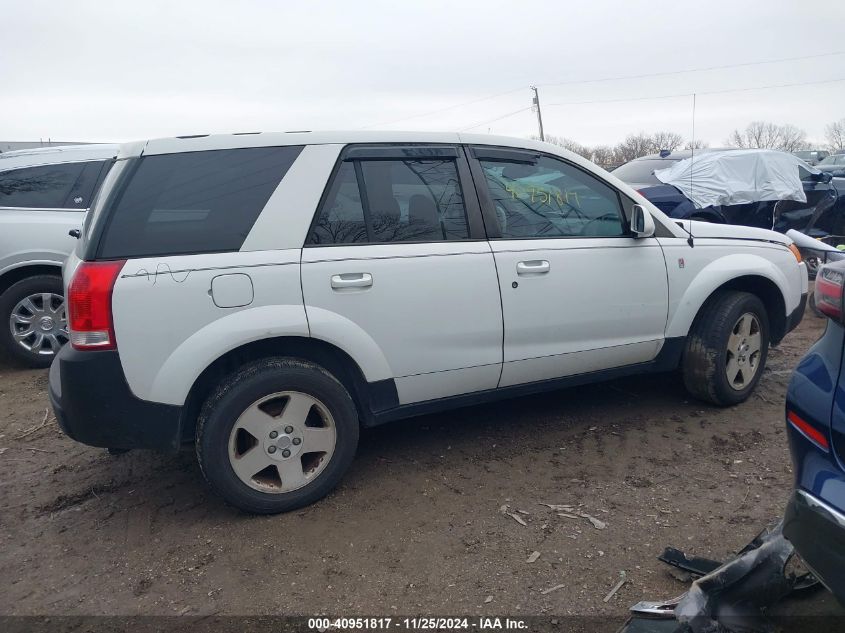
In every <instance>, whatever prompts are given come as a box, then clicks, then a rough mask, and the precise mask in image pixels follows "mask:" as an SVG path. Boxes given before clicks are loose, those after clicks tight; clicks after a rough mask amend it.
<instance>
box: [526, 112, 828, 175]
mask: <svg viewBox="0 0 845 633" xmlns="http://www.w3.org/2000/svg"><path fill="white" fill-rule="evenodd" d="M535 138H536V137H535ZM546 141H547V142H549V143H554V144H555V145H560V146H561V147H564V148H566V149H568V150H570V151H571V152H574V153H576V154H578V155H579V156H583V157H584V158H586V159H588V160H591V161H592V162H594V163H596V164H597V165H601V166H602V167H604V168H606V169H610V168H613V167H617V166H619V165H622V164H623V163H627V162H628V161H629V160H633V159H635V158H639V157H641V156H648V155H649V154H657V153H658V152H660V151H661V150H670V151H674V150H676V149H681V148H683V149H702V148H705V147H708V144H707V143H706V142H702V141H700V140H696V141H695V142H694V143H693V142H691V141H688V140H685V139H684V137H683V136H682V135H680V134H677V133H675V132H655V133H653V134H646V133H645V132H640V133H638V134H629V135H628V136H626V137H625V140H623V141H621V142H620V143H617V144H616V145H596V146H593V147H590V146H587V145H582V144H581V143H579V142H578V141H575V140H572V139H570V138H565V137H561V136H549V135H547V136H546ZM825 141H826V149H829V150H831V151H834V152H835V151H842V150H845V119H841V120H839V121H834V122H833V123H829V124H828V125H827V126H825ZM725 145H726V146H728V147H742V148H763V149H779V150H782V151H785V152H794V151H797V150H801V149H815V148H811V147H810V143H809V141H808V140H807V135H806V133H805V132H804V130H801V129H799V128H797V127H795V126H794V125H789V124H785V125H778V124H777V123H769V122H767V121H754V122H752V123H749V124H748V126H747V127H746V128H745V129H744V130H739V129H736V130H734V131H733V132H732V133H731V135H730V136H729V137H728V138H727V139H726V140H725Z"/></svg>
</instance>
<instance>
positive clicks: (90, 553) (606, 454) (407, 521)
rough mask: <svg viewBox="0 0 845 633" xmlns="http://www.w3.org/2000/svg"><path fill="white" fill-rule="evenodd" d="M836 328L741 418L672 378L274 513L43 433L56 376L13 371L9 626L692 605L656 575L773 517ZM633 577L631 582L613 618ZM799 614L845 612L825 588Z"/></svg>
mask: <svg viewBox="0 0 845 633" xmlns="http://www.w3.org/2000/svg"><path fill="white" fill-rule="evenodd" d="M822 327H823V321H822V320H821V319H818V318H816V317H814V316H813V315H811V314H808V315H807V316H806V317H805V321H804V322H803V323H802V325H801V326H800V328H799V329H798V330H797V331H796V332H794V333H792V334H791V335H790V336H788V337H787V339H786V340H785V341H784V342H783V343H782V345H781V346H780V347H779V348H778V349H776V350H773V351H772V353H771V356H770V359H769V366H768V368H767V371H766V373H765V375H764V377H763V380H762V383H761V385H760V387H759V388H758V390H757V393H756V394H755V395H754V396H752V397H751V399H750V400H749V401H748V402H747V403H745V404H743V405H741V406H738V407H735V408H730V409H717V408H713V407H709V406H706V405H703V404H701V403H699V402H695V401H691V400H689V399H688V398H687V396H686V394H685V393H684V390H683V387H682V384H681V382H680V380H679V379H678V377H677V376H675V375H672V374H670V375H654V376H643V377H637V378H634V379H625V380H618V381H615V382H610V383H604V384H600V385H593V386H590V387H584V388H578V389H571V390H566V391H559V392H555V393H550V394H546V395H543V396H531V397H525V398H520V399H516V400H510V401H505V402H501V403H496V404H491V405H484V406H478V407H473V408H467V409H461V410H458V411H453V412H450V413H445V414H439V415H431V416H426V417H422V418H418V419H415V420H411V421H407V422H400V423H396V424H393V425H388V426H385V427H381V428H377V429H373V430H369V431H366V432H364V433H363V435H362V438H361V444H360V447H359V451H358V457H357V459H356V461H355V462H354V464H353V466H352V468H351V471H350V472H349V473H348V475H347V476H346V478H345V480H344V481H343V482H342V484H341V485H340V487H339V488H338V489H337V490H336V491H335V492H334V493H333V494H331V495H330V496H329V497H328V498H326V499H325V500H323V501H321V502H319V503H317V504H315V505H313V506H311V507H309V508H305V509H303V510H299V511H296V512H292V513H289V514H286V515H281V516H274V517H252V516H247V515H244V514H242V513H240V512H238V511H235V510H233V509H231V508H229V507H227V506H226V505H225V504H224V503H223V502H222V501H221V500H220V499H219V498H217V497H215V496H214V495H213V494H211V493H210V492H209V491H208V489H207V488H206V486H205V485H204V482H203V480H202V477H201V475H200V472H199V469H198V467H197V466H196V463H195V461H194V457H193V453H192V452H190V451H186V452H183V453H182V454H180V455H178V456H172V455H170V456H168V455H159V454H154V453H149V452H132V453H129V454H126V455H122V456H110V455H108V454H107V453H106V451H104V450H100V449H94V448H89V447H86V446H82V445H80V444H76V443H75V442H72V441H71V440H69V439H67V438H66V437H64V436H63V435H62V434H61V433H60V431H59V430H58V428H57V427H56V425H55V423H54V422H53V421H52V416H51V413H52V412H50V415H48V418H47V423H46V424H42V422H43V421H44V419H45V407H47V395H46V387H47V372H46V371H27V370H20V369H16V368H12V367H9V366H7V365H2V366H0V569H2V570H3V574H2V581H0V614H5V615H12V614H15V615H35V614H38V615H45V614H51V615H62V614H64V615H87V614H120V615H134V614H144V615H150V614H156V615H172V614H192V615H202V614H301V615H315V614H320V613H329V614H334V615H395V614H409V613H417V614H427V615H433V614H436V615H453V614H485V613H487V614H489V613H497V614H513V615H520V614H524V615H529V614H535V615H538V614H556V615H564V614H578V615H610V616H616V617H619V618H620V621H621V618H622V617H623V616H624V615H625V613H626V611H627V609H628V607H629V606H630V605H631V604H633V603H634V602H637V601H639V600H642V599H653V600H656V599H663V598H669V597H672V596H675V595H678V594H680V593H682V592H683V591H684V590H685V588H686V587H685V585H684V584H682V583H681V582H679V581H678V580H676V579H675V578H673V577H672V576H671V575H670V574H669V573H668V572H667V567H666V566H665V565H664V564H663V563H661V562H659V561H658V560H657V559H656V556H657V554H659V553H660V552H661V551H662V550H663V548H664V547H665V546H670V545H671V546H675V547H679V548H681V549H684V550H686V551H687V552H689V553H693V554H697V555H702V556H708V557H712V558H722V557H725V556H727V555H728V554H729V553H731V552H732V551H735V550H737V549H739V548H740V547H742V546H743V545H744V544H745V543H747V542H748V541H749V540H750V539H751V538H752V537H753V536H754V535H755V534H756V533H757V532H758V531H759V530H760V529H761V528H762V527H763V526H765V525H766V524H767V523H770V522H772V521H773V520H775V519H776V518H777V517H779V516H780V515H781V513H782V511H783V508H784V504H785V502H786V500H787V497H788V494H789V492H790V488H791V485H792V472H791V465H790V460H789V456H788V451H787V445H786V438H785V430H784V422H783V398H784V393H785V387H786V384H787V381H788V379H789V375H790V372H791V370H792V368H793V367H794V366H795V364H796V363H797V361H798V359H799V358H800V357H801V355H802V354H803V353H804V351H805V350H806V349H807V347H808V346H809V345H810V344H811V343H812V342H813V341H815V340H816V339H817V338H818V336H819V335H820V333H821V331H822ZM543 503H549V504H570V505H576V506H580V509H581V511H582V512H584V513H587V514H590V515H592V516H594V517H596V518H597V519H599V520H600V521H601V522H604V523H606V528H605V529H598V528H596V527H594V526H593V525H592V524H591V523H590V522H589V521H588V520H586V519H583V518H575V519H573V518H567V517H562V516H558V514H557V513H555V512H553V511H551V510H550V509H549V508H547V507H545V506H543V505H541V504H543ZM503 505H508V506H509V510H510V511H511V512H514V513H516V514H517V515H518V516H519V517H521V519H522V520H523V521H524V522H525V525H521V524H520V523H519V522H517V520H515V519H514V518H512V517H510V516H507V515H505V514H503V513H502V512H501V511H500V508H501V507H502V506H503ZM535 551H537V552H539V553H540V555H539V558H538V559H537V560H536V561H535V562H531V563H529V562H527V559H528V558H529V555H531V554H532V552H535ZM622 570H624V571H625V572H626V575H627V578H628V582H627V583H626V584H625V585H624V586H623V587H622V588H621V589H620V590H619V591H618V592H617V593H616V594H615V596H613V597H612V598H611V599H610V600H609V601H608V602H604V601H603V598H604V597H605V596H606V595H607V594H608V592H609V590H610V589H611V588H612V587H613V586H614V585H615V584H616V582H617V581H618V580H619V578H620V571H622ZM556 585H562V586H561V587H559V588H558V589H556V590H554V591H551V592H548V593H543V590H546V589H549V588H552V587H555V586H556ZM802 602H804V603H805V604H803V605H799V607H798V608H799V610H803V611H807V610H809V611H810V612H818V611H819V610H820V609H821V610H830V611H832V612H837V613H839V612H840V611H837V609H838V607H837V606H836V605H835V603H834V602H833V601H832V599H830V598H829V596H827V594H825V593H824V592H821V593H820V594H817V595H816V596H815V597H814V598H811V599H810V602H807V600H804V601H802Z"/></svg>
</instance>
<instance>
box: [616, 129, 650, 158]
mask: <svg viewBox="0 0 845 633" xmlns="http://www.w3.org/2000/svg"><path fill="white" fill-rule="evenodd" d="M613 150H614V156H613V158H614V161H615V162H618V163H620V164H621V163H627V162H628V161H629V160H634V159H635V158H639V157H640V156H647V155H648V154H652V153H654V140H653V139H652V137H651V136H649V135H648V134H646V133H644V132H640V133H639V134H629V135H628V136H626V137H625V140H624V141H622V142H621V143H619V144H617V145H616V147H614V148H613Z"/></svg>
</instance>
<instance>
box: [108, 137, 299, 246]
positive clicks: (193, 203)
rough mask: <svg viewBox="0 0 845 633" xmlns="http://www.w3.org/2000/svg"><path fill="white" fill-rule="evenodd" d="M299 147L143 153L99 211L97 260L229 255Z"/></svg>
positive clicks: (240, 241) (296, 153)
mask: <svg viewBox="0 0 845 633" xmlns="http://www.w3.org/2000/svg"><path fill="white" fill-rule="evenodd" d="M301 151H302V146H286V147H250V148H244V149H222V150H210V151H204V152H184V153H178V154H160V155H152V156H144V157H142V158H140V159H138V161H139V162H138V164H137V168H136V169H135V171H134V172H133V173H131V175H127V178H128V179H129V180H128V183H127V184H126V186H125V188H122V187H118V188H117V189H118V191H116V192H114V194H113V195H111V196H109V197H110V198H111V197H114V200H113V201H112V200H110V201H108V202H107V203H106V204H107V206H108V207H109V208H108V209H107V210H105V211H104V212H105V213H107V214H108V217H107V218H104V220H105V223H104V228H103V235H102V238H101V240H100V245H99V257H102V258H106V259H108V258H117V257H121V258H123V257H152V256H157V255H189V254H192V253H212V252H227V251H237V250H238V249H239V248H240V247H241V246H243V243H244V240H245V239H246V236H247V235H248V234H249V232H250V231H251V230H252V226H253V224H255V221H256V220H257V219H258V216H259V214H260V213H261V211H262V209H264V205H265V204H267V200H269V198H270V196H271V195H272V193H273V191H275V189H276V187H277V186H278V185H279V183H280V182H281V180H282V178H284V176H285V174H286V173H287V171H288V169H290V167H291V165H293V162H294V161H295V160H296V158H297V157H298V156H299V153H300V152H301Z"/></svg>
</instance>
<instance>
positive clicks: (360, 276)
mask: <svg viewBox="0 0 845 633" xmlns="http://www.w3.org/2000/svg"><path fill="white" fill-rule="evenodd" d="M372 285H373V276H372V275H371V274H370V273H343V274H341V275H332V288H334V289H335V290H340V289H342V288H369V287H370V286H372Z"/></svg>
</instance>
